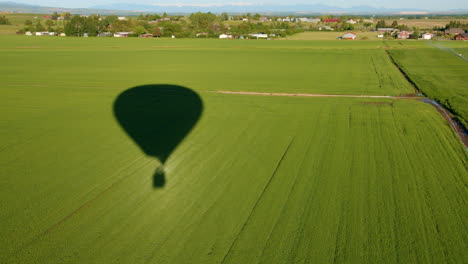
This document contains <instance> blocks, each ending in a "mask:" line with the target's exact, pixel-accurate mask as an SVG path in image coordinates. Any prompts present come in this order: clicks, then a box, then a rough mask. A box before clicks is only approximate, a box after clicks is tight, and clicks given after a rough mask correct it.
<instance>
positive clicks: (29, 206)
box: [0, 36, 468, 264]
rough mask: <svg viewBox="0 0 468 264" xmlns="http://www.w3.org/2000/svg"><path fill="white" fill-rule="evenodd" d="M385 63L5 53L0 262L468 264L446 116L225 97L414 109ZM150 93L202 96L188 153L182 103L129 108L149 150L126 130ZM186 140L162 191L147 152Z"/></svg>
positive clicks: (457, 156)
mask: <svg viewBox="0 0 468 264" xmlns="http://www.w3.org/2000/svg"><path fill="white" fill-rule="evenodd" d="M385 47H386V45H385V44H384V43H382V42H377V41H365V42H338V41H222V40H178V39H176V40H164V39H162V40H157V39H112V38H110V39H98V38H36V37H24V36H23V37H18V36H8V37H5V36H3V37H0V57H1V58H2V61H6V62H7V63H2V64H1V66H0V84H1V86H0V113H1V114H0V138H1V139H2V140H1V141H0V167H1V168H2V170H1V172H0V186H1V188H2V191H1V192H0V208H1V210H0V222H1V223H2V224H1V225H0V248H1V254H0V263H22V264H23V263H158V264H159V263H236V264H237V263H418V262H419V263H463V262H464V261H465V259H466V258H465V256H466V254H465V251H466V250H465V249H466V242H467V233H466V229H467V225H466V217H467V214H466V212H467V210H466V209H467V208H466V202H467V197H466V182H467V179H468V172H467V169H468V155H467V152H466V149H465V148H464V147H463V145H462V144H461V143H460V141H459V139H458V138H457V136H456V134H455V133H454V132H453V131H452V130H451V128H450V126H449V125H448V123H447V122H446V121H445V119H443V118H442V116H441V115H440V114H439V113H438V112H437V111H436V110H435V108H433V107H432V106H430V105H428V104H424V103H422V102H420V101H417V100H403V99H371V98H302V97H268V96H249V95H228V94H219V93H216V92H213V91H216V90H231V91H258V92H287V93H297V92H301V93H322V94H349V95H353V94H354V95H361V94H364V95H400V94H408V93H414V91H413V90H412V89H413V88H412V87H411V85H410V84H409V83H408V82H407V81H406V79H405V78H404V77H403V75H402V74H401V73H400V72H399V70H398V69H397V68H396V67H395V66H394V65H393V64H392V62H391V60H390V58H389V57H388V55H387V53H386V51H385V50H384V48H385ZM416 48H417V47H416ZM416 48H415V49H416ZM392 51H393V50H392ZM149 84H153V85H161V84H170V85H179V86H184V87H187V88H189V89H191V90H193V91H195V92H196V93H197V94H198V96H200V98H201V101H202V104H203V107H202V114H201V117H200V119H199V120H198V122H197V123H196V124H195V125H194V127H193V130H191V131H190V132H189V133H188V136H187V137H186V138H185V139H184V140H182V141H180V142H178V141H179V140H178V138H177V136H173V135H171V133H170V132H171V127H172V126H176V127H179V128H180V126H179V125H180V124H181V123H190V122H189V121H190V120H185V119H184V118H180V117H181V116H184V115H183V114H184V111H188V110H190V109H191V108H190V107H191V106H190V104H189V103H188V102H187V101H184V102H179V103H177V102H176V101H174V102H175V103H174V104H172V103H171V102H173V101H171V100H169V99H168V101H163V102H161V101H157V100H156V101H155V107H159V106H160V105H163V106H164V108H167V109H171V110H170V111H168V112H164V109H163V108H157V110H158V111H154V110H151V109H148V108H145V107H147V104H146V103H147V102H148V101H149V102H151V100H153V99H152V98H149V97H151V93H146V94H142V95H140V97H139V100H134V101H133V102H132V103H133V104H134V109H133V108H132V109H126V111H129V113H130V114H129V115H130V116H129V117H131V118H135V122H137V123H138V125H139V126H145V125H146V124H147V127H148V129H149V130H148V131H150V132H151V131H153V130H152V129H155V130H154V133H155V134H154V135H155V136H154V138H150V139H149V141H151V142H146V143H145V142H143V141H138V140H136V141H134V140H133V139H135V138H138V137H136V136H135V135H134V134H132V133H136V132H131V129H128V126H129V124H124V123H123V121H122V118H121V116H119V114H117V116H114V112H115V107H116V104H117V102H119V99H118V98H122V95H125V94H126V92H125V91H127V92H128V91H132V90H134V89H132V88H133V87H135V86H141V85H149ZM154 87H162V86H154ZM129 89H130V90H129ZM169 90H170V89H169ZM168 98H169V97H168ZM156 99H157V98H156ZM159 110H161V111H159ZM133 111H135V112H133ZM151 111H154V112H155V114H156V115H155V116H157V118H151V116H149V115H148V116H145V115H141V116H144V119H143V120H140V118H141V116H139V115H133V114H132V113H145V112H151ZM130 122H133V121H131V120H130ZM130 125H131V124H130ZM139 129H144V128H141V127H140V128H139ZM162 130H164V131H166V132H161V131H162ZM129 131H130V132H129ZM146 132H147V131H146ZM146 132H145V133H146ZM127 133H128V134H127ZM157 135H164V138H158V137H157ZM145 136H150V137H153V136H152V134H145ZM174 140H175V141H177V143H180V144H178V146H177V148H175V149H174V150H173V151H172V150H170V151H167V152H165V153H167V154H168V155H169V156H168V158H167V160H165V162H164V170H165V182H164V184H161V185H159V186H156V188H155V183H154V177H153V175H154V174H155V170H156V169H157V168H158V167H160V166H161V163H160V161H158V160H157V159H156V158H155V157H154V156H155V155H156V154H151V155H152V156H148V155H146V154H148V153H149V151H148V150H147V149H145V146H144V145H145V144H149V145H151V144H153V143H154V142H166V141H167V142H175V141H174ZM142 142H143V143H142ZM168 144H169V143H168ZM145 153H146V154H145Z"/></svg>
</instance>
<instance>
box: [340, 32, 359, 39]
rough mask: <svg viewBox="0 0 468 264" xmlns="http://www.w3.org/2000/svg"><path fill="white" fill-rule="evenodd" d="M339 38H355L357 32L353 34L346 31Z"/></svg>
mask: <svg viewBox="0 0 468 264" xmlns="http://www.w3.org/2000/svg"><path fill="white" fill-rule="evenodd" d="M341 38H342V39H357V34H355V33H353V32H348V33H346V34H344V35H343V36H342V37H341Z"/></svg>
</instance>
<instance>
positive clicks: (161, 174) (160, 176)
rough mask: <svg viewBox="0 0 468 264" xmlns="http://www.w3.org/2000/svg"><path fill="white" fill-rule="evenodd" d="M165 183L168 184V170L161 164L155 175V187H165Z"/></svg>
mask: <svg viewBox="0 0 468 264" xmlns="http://www.w3.org/2000/svg"><path fill="white" fill-rule="evenodd" d="M164 185H166V172H165V171H164V167H163V166H160V167H158V168H157V169H156V171H155V172H154V175H153V188H155V189H158V188H163V187H164Z"/></svg>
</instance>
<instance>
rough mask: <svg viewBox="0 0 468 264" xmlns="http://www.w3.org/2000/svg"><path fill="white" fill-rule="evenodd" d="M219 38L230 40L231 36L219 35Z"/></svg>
mask: <svg viewBox="0 0 468 264" xmlns="http://www.w3.org/2000/svg"><path fill="white" fill-rule="evenodd" d="M219 38H220V39H232V35H228V34H221V35H219Z"/></svg>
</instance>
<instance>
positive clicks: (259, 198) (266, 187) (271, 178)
mask: <svg viewBox="0 0 468 264" xmlns="http://www.w3.org/2000/svg"><path fill="white" fill-rule="evenodd" d="M295 139H296V137H295V136H294V137H293V138H292V139H291V140H290V141H289V143H288V146H287V147H286V149H285V150H284V152H283V155H282V156H281V159H280V160H279V161H278V163H277V164H276V167H275V170H274V171H273V173H272V174H271V176H270V179H269V180H268V182H267V184H266V185H265V187H264V188H263V190H262V192H261V193H260V196H259V197H258V199H257V201H255V204H254V206H253V207H252V210H251V211H250V214H249V216H248V217H247V219H245V222H244V224H243V225H242V227H241V229H240V230H239V233H237V235H236V237H235V238H234V239H233V240H232V243H231V246H230V247H229V249H228V251H227V252H226V254H225V255H224V257H223V260H222V261H221V262H220V263H221V264H223V263H224V262H225V261H226V259H227V257H228V256H229V253H230V252H231V250H232V248H233V247H234V245H235V244H236V242H237V239H239V236H240V234H242V232H243V231H244V229H245V227H246V226H247V223H248V222H249V221H250V218H252V215H253V213H254V212H255V209H256V208H257V206H258V204H259V203H260V200H262V197H263V195H264V194H265V192H266V190H267V189H268V187H269V186H270V184H271V182H272V181H273V178H274V177H275V175H276V173H277V172H278V169H279V167H280V166H281V163H283V160H284V158H285V157H286V154H288V151H289V148H290V147H291V145H292V143H293V142H294V140H295Z"/></svg>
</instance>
